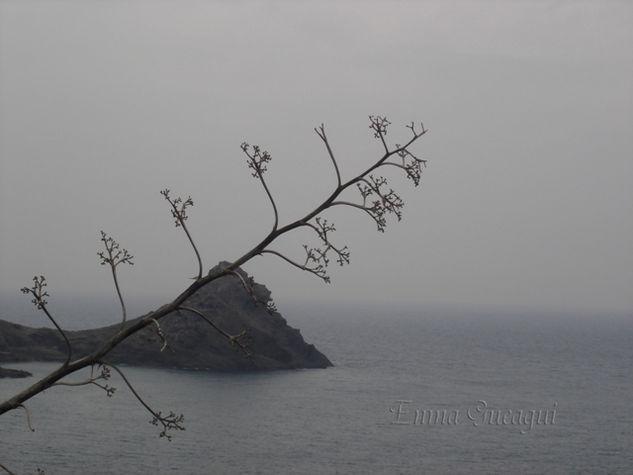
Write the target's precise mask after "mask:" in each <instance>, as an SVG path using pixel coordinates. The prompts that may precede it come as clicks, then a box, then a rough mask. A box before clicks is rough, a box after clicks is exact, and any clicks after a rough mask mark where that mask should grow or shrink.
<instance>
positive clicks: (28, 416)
mask: <svg viewBox="0 0 633 475" xmlns="http://www.w3.org/2000/svg"><path fill="white" fill-rule="evenodd" d="M18 407H21V408H22V409H24V412H25V413H26V424H27V425H28V426H29V429H30V430H31V432H35V429H34V428H33V425H32V424H31V411H29V408H28V407H27V406H26V404H20V405H19V406H18Z"/></svg>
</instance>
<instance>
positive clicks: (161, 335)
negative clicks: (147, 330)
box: [151, 318, 167, 353]
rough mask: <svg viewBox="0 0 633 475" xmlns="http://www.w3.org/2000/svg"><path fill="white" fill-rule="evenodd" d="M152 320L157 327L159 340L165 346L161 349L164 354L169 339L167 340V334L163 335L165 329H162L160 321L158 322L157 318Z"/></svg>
mask: <svg viewBox="0 0 633 475" xmlns="http://www.w3.org/2000/svg"><path fill="white" fill-rule="evenodd" d="M151 320H152V322H153V323H154V325H156V334H157V335H158V338H160V341H162V342H163V346H161V347H160V351H161V353H162V352H163V351H164V350H165V348H167V339H166V338H165V334H164V333H163V329H162V328H161V327H160V324H159V323H158V320H156V319H155V318H152V319H151Z"/></svg>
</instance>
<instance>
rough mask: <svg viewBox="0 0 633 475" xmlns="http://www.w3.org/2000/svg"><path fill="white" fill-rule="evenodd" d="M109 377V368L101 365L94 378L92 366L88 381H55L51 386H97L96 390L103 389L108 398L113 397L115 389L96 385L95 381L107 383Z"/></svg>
mask: <svg viewBox="0 0 633 475" xmlns="http://www.w3.org/2000/svg"><path fill="white" fill-rule="evenodd" d="M110 377H111V373H110V368H108V367H107V366H103V365H101V372H100V373H99V374H98V375H97V376H94V365H93V368H92V370H91V371H90V377H89V378H88V379H85V380H83V381H57V382H55V383H53V384H52V386H87V385H89V384H93V385H95V386H97V387H98V388H100V389H103V390H104V391H105V392H106V395H107V396H108V397H112V396H113V395H114V392H115V391H116V388H115V387H112V386H109V385H107V384H105V385H103V384H99V383H97V381H99V380H101V379H103V380H104V381H107V380H109V379H110Z"/></svg>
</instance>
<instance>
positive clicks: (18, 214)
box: [0, 0, 633, 314]
mask: <svg viewBox="0 0 633 475" xmlns="http://www.w3.org/2000/svg"><path fill="white" fill-rule="evenodd" d="M632 22H633V4H630V3H627V2H600V3H598V2H557V3H549V4H546V3H540V2H539V3H536V2H535V3H530V2H521V3H514V2H512V3H510V2H509V3H501V2H492V1H482V2H439V1H437V2H419V3H417V2H373V1H370V2H363V3H360V2H353V1H347V2H336V3H334V2H318V3H307V2H297V3H292V2H282V1H273V2H266V3H261V4H260V3H252V2H235V3H229V2H208V3H205V2H193V1H192V2H169V1H160V2H155V1H147V0H139V1H133V2H97V1H73V0H62V1H56V2H45V1H32V2H20V1H13V0H0V291H2V292H3V293H6V292H16V291H18V289H19V288H20V287H23V286H25V285H29V284H30V282H31V279H32V277H33V275H40V274H43V275H45V276H46V277H47V279H48V282H49V287H48V290H49V292H50V293H51V295H52V300H54V298H55V295H56V294H58V295H68V294H70V293H75V292H76V293H78V294H96V293H99V294H104V295H108V294H109V293H110V292H112V295H113V297H114V293H113V290H112V282H111V277H110V273H109V271H108V269H106V268H104V267H102V266H100V265H99V263H98V259H97V256H96V252H97V251H98V250H99V249H100V246H99V245H100V242H99V231H100V230H102V229H103V230H104V231H106V232H108V233H109V234H111V235H112V236H113V237H115V238H116V239H117V240H118V241H119V242H120V243H121V246H122V247H125V248H127V249H129V250H130V252H131V253H132V254H133V255H134V256H135V265H134V266H132V267H127V268H120V270H119V271H120V280H121V285H122V289H123V292H124V295H126V296H127V297H129V298H131V297H132V296H134V295H150V294H155V295H165V296H167V297H168V296H175V295H177V294H178V293H180V291H181V290H182V289H184V288H185V287H186V286H187V285H188V284H189V283H190V282H191V280H189V278H190V277H191V276H192V275H193V274H194V273H195V272H196V263H195V260H194V256H193V253H192V251H191V250H190V248H189V246H188V243H187V241H186V237H185V236H184V235H183V233H182V232H181V230H180V229H175V228H174V227H173V223H172V218H171V216H170V213H169V210H168V208H167V206H166V203H165V202H164V200H163V199H162V197H161V196H160V195H159V191H160V190H161V189H163V188H166V187H167V188H170V189H171V190H172V192H173V194H175V195H182V196H184V197H186V196H188V195H191V197H192V198H193V200H194V203H195V206H194V207H193V208H192V209H191V212H190V213H189V216H190V217H189V221H188V225H189V227H190V229H191V231H192V233H193V236H194V238H195V240H196V242H197V244H198V246H199V248H200V250H201V253H202V257H203V261H204V264H205V267H206V269H209V268H211V267H213V266H214V265H215V264H217V263H218V261H221V260H234V259H237V258H238V257H240V256H241V255H242V254H243V253H245V252H246V251H247V250H249V249H250V248H251V247H252V246H253V245H254V244H255V243H257V242H258V241H259V240H260V239H261V238H262V237H263V236H265V234H266V233H267V232H268V230H269V229H270V227H271V225H272V211H271V209H270V205H269V203H268V202H267V200H266V196H265V194H264V191H263V190H262V189H261V186H260V185H259V183H257V181H256V180H254V179H253V178H252V177H251V176H250V172H249V170H248V168H247V166H246V163H245V157H244V155H243V153H242V152H241V150H240V148H239V146H240V143H241V142H242V141H244V140H246V141H248V142H250V143H254V144H260V145H261V146H262V147H263V148H264V149H266V150H268V151H269V152H270V153H271V155H272V157H273V161H272V163H271V164H270V165H269V167H268V173H267V180H268V183H269V185H270V188H271V192H272V193H273V195H274V196H275V199H276V201H277V204H278V206H279V210H280V217H281V220H282V222H288V221H289V220H292V219H296V218H297V217H299V216H302V215H304V214H305V213H306V212H307V211H309V210H311V209H312V208H313V207H314V206H315V204H316V203H318V202H319V201H320V200H322V199H323V198H324V197H326V196H327V194H329V192H330V191H331V190H332V187H333V186H334V185H335V175H334V172H333V170H332V167H331V164H330V162H329V159H328V156H327V153H326V151H325V150H324V148H323V146H322V143H321V142H320V140H319V139H318V137H317V136H316V135H315V134H314V131H313V130H312V129H313V127H314V126H318V125H319V124H321V123H325V127H326V131H327V132H328V136H329V140H330V143H331V145H332V147H333V150H334V153H335V154H336V156H337V157H338V161H339V165H340V167H341V172H342V174H343V175H344V176H345V177H348V178H349V177H351V176H353V175H354V174H356V173H357V172H358V171H359V170H360V169H362V168H364V167H366V166H367V165H368V164H369V163H370V161H372V160H375V159H376V158H377V157H378V156H379V155H380V153H381V146H380V144H379V143H377V142H376V141H375V140H374V139H372V137H371V134H370V131H369V129H368V120H367V116H368V115H370V114H384V115H386V116H387V117H388V118H389V119H390V120H391V122H392V126H391V129H390V130H389V134H388V139H389V140H390V143H391V144H392V145H393V144H394V143H402V142H403V141H404V140H405V139H406V137H408V131H407V130H406V129H405V127H404V126H405V125H406V124H408V123H410V122H411V121H415V122H417V123H419V122H424V125H425V126H426V127H427V128H428V129H429V133H428V134H427V135H425V136H424V137H422V138H421V139H420V140H419V142H418V143H417V144H416V145H415V146H414V148H413V150H414V151H415V152H417V153H419V154H420V155H421V156H422V157H424V158H425V159H428V161H429V162H428V165H429V166H428V168H427V169H426V170H425V171H424V174H423V177H422V182H421V185H420V187H419V188H418V189H414V188H413V186H412V184H411V183H410V181H409V180H406V178H404V177H403V176H400V175H398V174H393V173H390V174H389V175H388V176H389V179H390V186H391V187H393V188H394V189H395V190H396V191H398V192H399V194H400V195H401V196H402V197H403V199H404V200H405V203H406V204H405V208H404V217H403V220H402V222H395V220H390V222H389V225H388V227H387V229H386V232H385V233H384V235H383V234H382V233H378V232H376V229H375V224H374V223H373V222H372V221H371V220H370V219H368V218H367V217H366V216H363V214H362V213H360V212H355V210H352V209H348V210H345V212H341V210H336V213H330V214H328V215H327V217H328V219H331V220H332V221H333V222H334V223H335V224H336V228H337V231H336V233H334V235H333V239H334V240H335V241H336V243H338V244H340V245H348V246H349V248H350V249H351V265H349V266H345V267H343V268H339V267H338V266H336V265H335V264H334V265H331V268H330V269H331V272H330V274H331V276H332V284H331V285H326V284H323V283H322V282H320V281H319V280H318V279H316V278H314V276H311V275H308V274H307V273H301V272H300V271H298V270H296V269H293V268H290V267H289V266H288V265H287V264H285V263H284V262H282V261H280V260H278V259H276V258H275V257H274V256H267V257H258V258H255V259H254V260H253V261H251V262H249V263H248V264H247V265H245V266H244V268H245V270H247V271H248V272H249V274H252V275H254V277H255V278H256V280H257V281H259V282H261V283H264V284H265V285H267V286H268V287H269V289H270V290H271V291H272V292H273V297H274V298H275V299H276V300H277V302H278V303H279V305H280V307H281V308H282V310H283V305H284V303H285V302H302V301H305V302H309V301H324V302H341V303H343V302H410V303H411V304H416V303H421V304H426V305H453V306H462V307H472V308H487V307H499V308H520V309H551V310H563V309H567V310H569V311H571V312H574V311H586V312H587V313H591V312H601V311H604V312H606V313H609V312H613V313H619V314H633V186H632V185H633V160H632V158H633V134H632V133H631V131H630V125H631V124H632V123H633V88H631V84H632V81H633V52H632V50H631V48H630V45H631V44H633V28H631V24H632ZM352 196H353V195H352ZM304 242H308V243H315V244H316V241H315V240H314V239H312V238H309V239H306V236H305V235H296V236H288V237H286V238H285V239H284V240H283V242H280V243H279V244H276V245H274V246H273V248H275V249H280V250H283V251H284V252H286V253H288V254H289V255H291V256H293V257H297V258H301V257H302V252H303V249H302V248H301V244H303V243H304ZM24 299H25V300H28V299H27V297H24ZM157 303H158V302H157Z"/></svg>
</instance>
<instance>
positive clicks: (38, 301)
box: [0, 275, 73, 414]
mask: <svg viewBox="0 0 633 475" xmlns="http://www.w3.org/2000/svg"><path fill="white" fill-rule="evenodd" d="M47 285H48V284H47V283H46V278H45V277H44V276H43V275H40V276H39V277H38V276H35V277H33V287H31V288H28V287H22V289H20V290H21V291H22V293H23V294H31V295H33V299H32V300H31V302H33V304H34V305H35V306H36V307H37V308H38V309H40V310H42V311H43V312H44V313H45V314H46V316H47V317H48V319H49V320H50V321H51V322H53V325H55V328H57V331H58V332H59V333H60V334H61V336H62V337H63V338H64V341H65V342H66V350H67V353H66V361H64V366H68V364H69V363H70V360H71V358H72V354H73V349H72V346H71V344H70V340H69V339H68V337H67V336H66V333H65V332H64V330H62V328H61V327H60V326H59V325H58V324H57V321H56V320H55V319H54V318H53V316H52V315H51V314H50V312H49V311H48V309H47V308H46V304H47V303H48V302H47V301H46V298H45V297H49V294H48V292H47V291H46V290H44V287H46V286H47ZM0 414H1V413H0Z"/></svg>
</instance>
